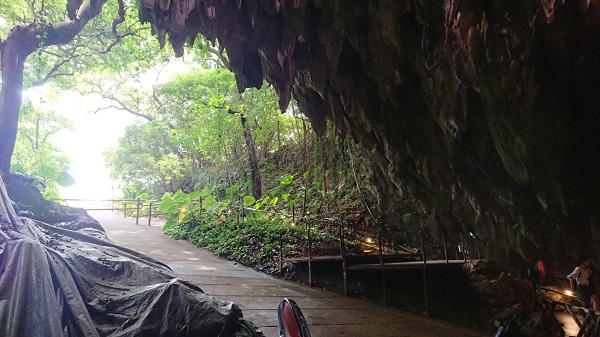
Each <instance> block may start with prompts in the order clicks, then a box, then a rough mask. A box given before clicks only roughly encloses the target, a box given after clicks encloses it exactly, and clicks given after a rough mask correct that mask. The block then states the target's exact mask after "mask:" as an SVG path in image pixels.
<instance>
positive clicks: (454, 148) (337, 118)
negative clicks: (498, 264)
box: [140, 0, 600, 275]
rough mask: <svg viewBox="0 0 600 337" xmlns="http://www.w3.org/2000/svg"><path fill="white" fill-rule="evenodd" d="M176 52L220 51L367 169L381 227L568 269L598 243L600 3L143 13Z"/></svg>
mask: <svg viewBox="0 0 600 337" xmlns="http://www.w3.org/2000/svg"><path fill="white" fill-rule="evenodd" d="M140 17H141V19H142V20H143V21H145V22H151V23H152V25H153V27H154V31H155V33H156V34H157V36H158V38H159V39H160V41H161V42H162V43H163V44H164V43H165V39H166V38H167V37H168V39H169V41H170V43H171V44H172V45H173V47H174V50H175V52H176V54H178V55H181V54H182V51H183V46H184V43H185V42H186V41H189V40H192V41H193V39H194V37H195V36H197V34H203V35H205V36H206V37H208V38H209V39H211V40H218V42H219V45H220V46H221V47H222V48H224V49H225V50H226V52H227V54H228V56H229V59H230V61H231V66H230V67H231V70H232V71H233V72H235V74H236V78H237V81H238V85H239V89H240V90H244V88H247V87H259V86H260V85H261V84H262V81H263V79H266V80H267V81H268V82H269V83H271V84H273V86H274V87H275V88H276V90H277V92H278V93H279V95H280V106H281V108H282V109H285V108H286V107H287V105H288V103H289V101H290V98H291V97H292V96H293V97H294V98H295V99H296V100H297V102H298V104H299V106H300V107H301V109H302V111H303V113H304V114H305V115H306V116H307V117H308V118H310V120H311V122H312V126H313V128H314V129H315V130H316V131H317V132H322V131H323V130H324V127H325V123H326V120H330V121H332V122H333V123H334V124H335V125H336V126H337V128H338V129H339V130H340V132H342V133H345V134H349V135H350V136H351V137H352V138H353V139H354V140H355V141H357V142H360V144H361V146H362V147H363V148H364V150H365V151H367V153H369V155H370V157H371V158H372V162H373V166H372V175H373V183H374V184H377V185H378V188H377V190H378V194H379V195H378V198H379V203H380V204H379V206H380V207H381V209H382V210H383V211H384V213H385V215H386V219H385V221H386V224H387V225H388V226H392V227H397V228H407V229H409V228H415V227H417V228H419V227H421V226H423V227H424V228H425V229H426V230H428V231H429V232H430V233H431V234H432V235H441V233H447V234H452V233H457V232H468V231H473V232H474V233H476V234H477V235H478V236H479V238H480V239H481V242H482V248H483V249H484V255H485V256H487V257H491V258H497V259H501V260H503V261H505V262H506V263H507V264H519V263H522V262H523V261H529V260H534V259H537V258H544V259H546V261H547V265H548V267H549V270H550V271H551V272H554V273H555V274H558V275H562V273H563V272H566V271H568V270H570V269H571V267H572V264H573V261H574V260H575V257H576V255H577V254H578V253H579V252H580V251H581V250H587V253H595V254H600V251H598V250H597V249H596V251H591V250H592V249H595V248H594V247H597V246H598V245H597V244H596V243H597V242H599V241H600V233H599V231H598V228H599V227H598V226H597V224H598V221H599V209H600V208H599V206H600V205H599V197H600V184H599V182H598V178H597V173H598V172H599V170H598V169H599V168H600V151H599V150H600V148H599V147H600V142H598V140H597V137H598V128H599V126H600V125H599V122H600V120H599V114H598V111H597V107H598V106H600V104H599V103H600V102H599V98H600V95H598V94H599V93H600V76H599V75H600V68H599V65H600V63H599V62H598V60H600V35H599V28H600V1H597V0H567V1H564V0H534V1H520V0H494V1H477V0H462V1H461V0H442V1H423V0H378V1H371V0H352V1H349V0H343V1H342V0H329V1H325V0H173V1H165V0H142V1H140Z"/></svg>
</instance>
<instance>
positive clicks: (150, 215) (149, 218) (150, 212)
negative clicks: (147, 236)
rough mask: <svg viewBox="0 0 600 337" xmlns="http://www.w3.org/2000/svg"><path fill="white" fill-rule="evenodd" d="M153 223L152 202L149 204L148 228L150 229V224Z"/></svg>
mask: <svg viewBox="0 0 600 337" xmlns="http://www.w3.org/2000/svg"><path fill="white" fill-rule="evenodd" d="M151 221H152V201H150V203H149V204H148V227H150V222H151Z"/></svg>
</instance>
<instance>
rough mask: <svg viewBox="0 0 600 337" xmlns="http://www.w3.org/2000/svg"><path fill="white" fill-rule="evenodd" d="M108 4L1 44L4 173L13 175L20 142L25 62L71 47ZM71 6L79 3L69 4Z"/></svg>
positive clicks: (93, 2) (21, 29)
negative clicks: (46, 49) (43, 50)
mask: <svg viewBox="0 0 600 337" xmlns="http://www.w3.org/2000/svg"><path fill="white" fill-rule="evenodd" d="M106 1H107V0H89V1H85V2H82V3H81V4H80V6H79V9H78V10H76V11H73V8H71V11H72V12H73V13H77V17H76V18H74V19H73V20H70V19H67V20H65V21H62V22H58V23H55V24H47V25H42V24H39V23H32V24H29V25H26V26H16V27H14V28H13V29H12V30H11V31H10V34H9V35H8V37H7V39H6V40H5V41H1V42H0V60H1V64H0V67H1V70H2V88H1V89H0V173H8V172H9V171H10V160H11V156H12V153H13V151H14V147H15V141H16V138H17V127H18V122H19V109H20V108H21V101H22V99H23V68H24V66H25V60H26V59H27V57H29V55H31V54H32V53H33V52H34V51H35V50H36V49H37V48H39V47H42V46H51V45H62V44H66V43H69V42H70V41H71V40H73V38H74V37H75V36H77V34H79V32H81V30H82V29H83V27H84V26H85V25H86V24H87V23H88V21H90V20H91V19H93V18H94V17H96V16H97V15H98V14H100V12H101V11H102V7H103V6H104V4H105V3H106ZM68 3H69V5H72V4H75V3H78V2H77V1H69V2H68Z"/></svg>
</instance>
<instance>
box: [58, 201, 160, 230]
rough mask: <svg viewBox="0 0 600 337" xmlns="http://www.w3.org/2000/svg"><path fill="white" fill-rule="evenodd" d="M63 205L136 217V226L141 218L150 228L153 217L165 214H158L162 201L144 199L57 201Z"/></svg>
mask: <svg viewBox="0 0 600 337" xmlns="http://www.w3.org/2000/svg"><path fill="white" fill-rule="evenodd" d="M53 201H55V202H57V203H59V204H61V205H65V206H71V207H79V208H83V209H85V210H86V211H113V212H114V211H117V212H122V213H123V217H124V218H126V217H127V216H128V215H129V216H131V217H135V224H136V225H139V222H140V218H142V217H147V218H148V226H150V225H151V224H152V218H153V217H160V216H163V215H165V213H160V212H158V205H159V204H160V201H155V200H143V199H55V200H53Z"/></svg>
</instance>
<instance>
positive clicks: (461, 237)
mask: <svg viewBox="0 0 600 337" xmlns="http://www.w3.org/2000/svg"><path fill="white" fill-rule="evenodd" d="M460 242H461V244H462V253H463V258H464V260H465V262H467V247H466V246H465V236H464V235H462V233H460Z"/></svg>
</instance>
